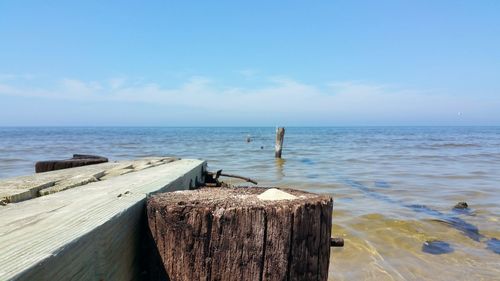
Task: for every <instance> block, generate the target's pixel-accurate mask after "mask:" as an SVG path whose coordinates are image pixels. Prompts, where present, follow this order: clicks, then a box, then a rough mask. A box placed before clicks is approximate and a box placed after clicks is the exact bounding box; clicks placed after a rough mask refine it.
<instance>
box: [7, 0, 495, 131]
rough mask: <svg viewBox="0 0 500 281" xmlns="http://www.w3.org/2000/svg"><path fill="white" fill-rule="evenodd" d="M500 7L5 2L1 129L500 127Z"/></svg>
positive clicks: (456, 0) (416, 3) (433, 3)
mask: <svg viewBox="0 0 500 281" xmlns="http://www.w3.org/2000/svg"><path fill="white" fill-rule="evenodd" d="M499 14H500V2H499V1H493V0H492V1H486V0H484V1H480V0H479V1H459V0H454V1H452V0H448V1H447V0H440V1H435V0H432V1H431V0H428V1H426V0H419V1H416V0H415V1H405V0H399V1H396V0H393V1H386V0H379V1H175V2H173V1H80V2H79V3H76V1H22V0H20V1H9V2H7V1H2V2H0V126H17V125H22V126H40V125H52V126H70V125H75V126H99V125H102V126H104V125H122V126H126V125H134V126H137V125H154V126H210V125H222V126H238V125H244V126H252V125H255V126H261V125H267V126H274V125H286V126H293V125H297V126H301V125H305V126H308V125H315V126H324V125H332V126H343V125H345V126H350V125H500V16H498V15H499Z"/></svg>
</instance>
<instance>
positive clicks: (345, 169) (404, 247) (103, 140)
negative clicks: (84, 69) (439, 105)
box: [0, 127, 500, 280]
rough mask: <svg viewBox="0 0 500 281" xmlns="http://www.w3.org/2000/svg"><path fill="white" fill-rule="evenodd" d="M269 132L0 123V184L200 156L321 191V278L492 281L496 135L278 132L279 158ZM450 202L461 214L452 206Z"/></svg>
mask: <svg viewBox="0 0 500 281" xmlns="http://www.w3.org/2000/svg"><path fill="white" fill-rule="evenodd" d="M274 133H275V129H274V128H0V177H8V176H15V175H22V174H28V173H32V172H33V165H34V162H35V161H38V160H42V159H59V158H66V157H70V156H71V155H72V154H73V153H82V154H100V155H103V156H107V157H109V158H110V159H112V160H120V159H126V158H135V157H143V156H147V155H172V156H178V157H184V158H188V157H189V158H202V159H206V160H207V161H208V162H209V167H210V168H211V169H212V170H214V169H224V170H225V171H226V172H231V173H235V174H241V175H244V176H248V177H251V178H255V179H256V180H257V181H258V182H259V184H261V185H268V186H292V187H296V188H300V189H304V190H308V191H312V192H319V193H328V194H331V195H332V196H333V197H334V214H333V235H335V236H340V237H343V238H344V239H345V246H344V248H332V254H331V267H330V279H331V280H500V278H499V276H500V266H499V264H500V255H499V254H500V240H498V239H500V227H499V223H500V206H499V202H500V193H499V192H498V191H499V183H500V170H499V168H498V167H500V165H499V164H500V149H499V148H500V128H498V127H486V128H471V127H436V128H429V127H402V128H397V127H386V128H384V127H380V128H376V127H368V128H287V131H286V135H285V139H286V140H285V146H284V149H283V159H275V158H274V151H273V149H274V137H275V136H274ZM247 137H250V138H251V142H247V141H246V140H247ZM231 181H233V183H238V182H237V181H235V180H231ZM460 201H466V202H467V203H468V204H469V209H464V210H456V209H453V206H454V205H455V204H456V203H457V202H460Z"/></svg>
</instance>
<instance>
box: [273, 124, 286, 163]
mask: <svg viewBox="0 0 500 281" xmlns="http://www.w3.org/2000/svg"><path fill="white" fill-rule="evenodd" d="M284 138H285V128H283V127H279V128H277V129H276V145H275V146H274V156H275V157H276V158H281V150H282V149H283V139H284Z"/></svg>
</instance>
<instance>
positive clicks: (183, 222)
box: [147, 187, 333, 281]
mask: <svg viewBox="0 0 500 281" xmlns="http://www.w3.org/2000/svg"><path fill="white" fill-rule="evenodd" d="M332 204H333V201H332V199H331V197H329V196H326V195H316V194H312V193H307V192H303V191H298V190H292V189H282V190H278V189H264V188H259V187H251V188H202V189H198V190H190V191H178V192H172V193H163V194H159V195H155V196H152V197H150V198H149V199H148V202H147V215H148V222H149V228H150V230H151V233H152V236H153V239H154V240H155V243H156V245H157V247H158V252H159V253H160V255H161V257H162V261H163V265H164V266H165V271H166V272H167V274H168V277H169V278H170V280H172V281H177V280H181V281H183V280H220V281H227V280H239V281H244V280H252V281H253V280H268V281H272V280H321V281H325V280H327V279H328V266H329V258H330V232H331V225H332V221H331V218H332Z"/></svg>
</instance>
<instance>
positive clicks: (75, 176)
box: [0, 157, 176, 203]
mask: <svg viewBox="0 0 500 281" xmlns="http://www.w3.org/2000/svg"><path fill="white" fill-rule="evenodd" d="M175 160H176V159H175V158H172V157H154V158H146V159H137V160H131V161H122V162H115V163H102V164H96V165H91V166H84V167H76V168H71V169H64V170H57V171H50V172H45V173H40V174H35V175H28V176H21V177H15V178H9V179H3V180H0V201H2V202H4V203H15V202H21V201H24V200H29V199H32V198H36V197H39V196H43V195H47V194H52V193H56V192H59V191H62V190H66V189H69V188H73V187H76V186H81V185H84V184H87V183H90V182H95V181H98V180H99V181H103V180H107V179H110V178H113V177H116V176H120V175H123V174H127V173H132V172H137V171H141V170H144V169H147V168H151V167H156V166H158V165H163V164H166V163H169V162H172V161H175Z"/></svg>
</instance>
